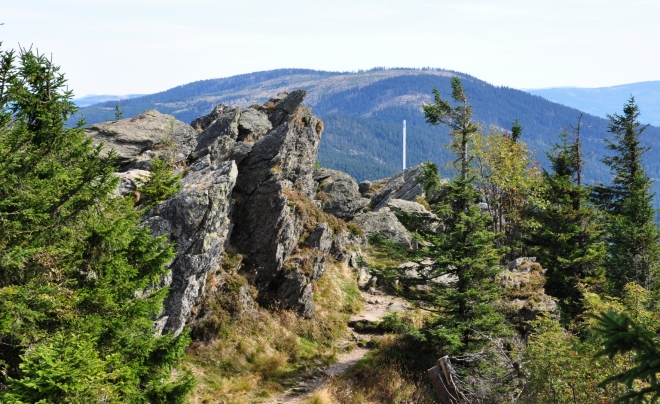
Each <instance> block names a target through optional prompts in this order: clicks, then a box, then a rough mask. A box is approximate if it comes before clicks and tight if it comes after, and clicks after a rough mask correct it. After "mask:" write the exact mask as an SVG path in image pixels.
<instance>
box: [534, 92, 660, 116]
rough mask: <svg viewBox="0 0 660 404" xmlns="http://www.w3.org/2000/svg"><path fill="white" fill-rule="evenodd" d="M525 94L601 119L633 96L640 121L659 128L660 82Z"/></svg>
mask: <svg viewBox="0 0 660 404" xmlns="http://www.w3.org/2000/svg"><path fill="white" fill-rule="evenodd" d="M526 91H528V92H529V93H530V94H534V95H539V96H541V97H543V98H546V99H548V100H550V101H554V102H558V103H560V104H563V105H567V106H570V107H573V108H577V109H579V110H581V111H584V112H587V113H589V114H592V115H595V116H599V117H602V118H605V117H606V116H607V114H612V113H613V112H617V110H618V109H621V105H623V103H624V102H626V101H627V100H628V99H629V98H630V96H631V95H632V96H634V97H635V101H636V102H637V105H639V108H640V110H641V115H640V120H641V122H643V123H650V124H651V125H654V126H660V81H644V82H639V83H631V84H622V85H618V86H612V87H599V88H580V87H555V88H542V89H533V90H526Z"/></svg>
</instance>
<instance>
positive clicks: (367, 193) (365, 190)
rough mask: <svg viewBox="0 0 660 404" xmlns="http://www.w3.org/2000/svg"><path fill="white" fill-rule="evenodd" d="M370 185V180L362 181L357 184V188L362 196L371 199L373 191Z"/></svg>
mask: <svg viewBox="0 0 660 404" xmlns="http://www.w3.org/2000/svg"><path fill="white" fill-rule="evenodd" d="M372 185H373V183H372V182H371V181H362V182H361V183H359V184H358V190H359V191H360V195H362V197H363V198H369V199H371V197H372V196H374V194H373V192H371V187H372Z"/></svg>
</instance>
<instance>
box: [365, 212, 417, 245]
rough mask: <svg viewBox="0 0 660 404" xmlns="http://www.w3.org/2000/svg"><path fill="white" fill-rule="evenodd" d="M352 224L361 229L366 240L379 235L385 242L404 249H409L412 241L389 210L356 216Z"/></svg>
mask: <svg viewBox="0 0 660 404" xmlns="http://www.w3.org/2000/svg"><path fill="white" fill-rule="evenodd" d="M353 223H355V224H356V225H358V226H359V227H360V228H361V229H362V232H363V233H364V235H365V237H367V239H368V238H370V237H371V236H373V235H374V234H379V235H380V236H381V237H383V238H384V239H385V240H389V241H393V242H395V243H398V244H401V245H403V246H404V247H410V242H411V241H412V237H411V236H410V233H408V231H407V230H406V228H405V227H403V225H402V224H401V222H399V220H398V219H397V217H396V216H395V215H394V213H393V212H392V211H391V210H390V208H387V207H385V208H382V209H379V210H378V211H376V212H373V211H372V212H367V213H363V214H361V215H358V216H356V217H355V219H353Z"/></svg>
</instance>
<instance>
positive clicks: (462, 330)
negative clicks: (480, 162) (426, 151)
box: [424, 77, 504, 353]
mask: <svg viewBox="0 0 660 404" xmlns="http://www.w3.org/2000/svg"><path fill="white" fill-rule="evenodd" d="M451 84H452V98H453V100H454V102H455V103H456V104H457V106H456V107H452V106H451V105H450V104H449V102H448V101H445V100H443V99H442V98H441V96H440V94H439V92H438V91H437V90H434V94H435V103H434V104H426V105H424V113H425V116H426V120H427V122H428V123H430V124H432V125H438V124H444V125H447V126H449V127H450V129H451V132H450V134H451V136H452V138H453V141H452V146H453V149H454V151H455V152H456V153H457V154H458V159H457V160H456V163H457V165H458V166H459V167H460V171H459V173H460V175H459V177H458V178H455V179H454V180H453V181H451V182H450V183H449V184H448V185H447V186H446V188H445V189H444V190H443V191H444V192H443V197H442V198H441V201H440V203H439V204H438V206H437V212H438V214H439V215H440V216H442V218H443V219H444V224H445V230H444V232H442V233H440V234H429V235H427V240H428V241H430V242H431V244H432V247H431V248H429V249H428V250H427V251H424V253H425V254H427V255H428V256H431V257H432V258H433V260H434V261H435V264H434V269H435V274H434V275H435V276H439V275H445V274H449V275H453V276H455V279H456V282H455V283H454V284H452V285H450V286H440V285H437V287H436V290H434V298H435V300H436V302H435V303H436V305H437V306H438V307H441V308H442V314H441V315H440V319H439V320H438V322H437V324H436V325H435V326H434V327H433V328H432V329H431V331H430V335H431V337H432V338H433V339H434V340H435V341H437V342H439V343H440V344H442V346H443V347H444V350H445V352H448V353H459V352H470V351H474V350H476V349H478V347H479V346H481V345H482V344H483V343H484V342H485V341H486V337H485V336H486V335H490V336H494V335H498V334H501V333H502V332H503V322H504V321H503V318H502V316H501V315H499V314H498V313H497V312H496V311H495V310H494V308H493V302H494V301H495V300H497V299H498V298H499V286H498V285H497V284H496V283H495V281H494V279H495V275H496V272H497V269H496V265H497V264H498V262H499V259H500V252H499V251H498V250H497V249H496V248H495V238H496V235H495V234H494V233H492V232H490V231H489V230H487V225H488V224H489V222H491V218H490V217H489V216H488V215H485V214H483V213H482V212H481V209H480V208H479V206H478V205H477V204H476V202H477V201H478V199H479V195H478V193H477V192H476V190H475V188H474V185H473V181H474V177H473V176H471V175H469V164H470V160H469V159H470V157H469V150H468V145H469V143H470V137H471V136H472V135H473V134H474V133H475V132H476V131H477V129H478V127H477V125H475V124H474V123H473V122H472V116H471V115H472V111H471V107H470V105H469V104H468V103H467V95H466V94H465V90H464V88H463V86H462V85H461V81H460V79H459V78H458V77H454V78H452V82H451Z"/></svg>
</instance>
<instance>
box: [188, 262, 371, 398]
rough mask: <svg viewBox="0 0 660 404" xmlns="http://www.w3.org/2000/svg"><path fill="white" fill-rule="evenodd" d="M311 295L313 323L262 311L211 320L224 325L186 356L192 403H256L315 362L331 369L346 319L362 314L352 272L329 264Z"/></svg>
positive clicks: (219, 326)
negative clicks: (192, 386)
mask: <svg viewBox="0 0 660 404" xmlns="http://www.w3.org/2000/svg"><path fill="white" fill-rule="evenodd" d="M228 266H229V265H228ZM234 276H236V275H234ZM315 289H316V290H315V292H316V293H315V303H316V307H317V309H316V312H315V314H314V317H313V318H311V319H303V318H300V317H298V316H297V315H296V314H295V313H293V312H290V311H278V312H269V311H267V310H263V309H259V310H258V311H257V312H255V313H253V314H246V315H241V316H238V317H232V316H231V315H229V314H228V313H225V312H222V313H220V314H217V315H215V316H214V317H213V320H214V321H215V322H216V323H217V322H221V323H222V324H215V323H214V327H215V329H217V330H219V331H218V334H217V337H216V338H214V339H213V340H212V341H211V342H208V343H202V342H197V343H194V344H193V345H192V346H191V347H190V348H189V350H188V357H187V364H188V366H189V367H191V368H192V369H193V372H194V373H195V375H196V376H197V382H198V384H197V388H196V391H195V393H194V397H193V399H192V402H194V403H217V402H223V401H225V402H228V403H254V402H259V401H261V400H263V399H265V398H267V397H269V396H271V395H273V394H276V393H278V392H281V391H283V390H284V389H285V387H286V383H287V382H288V381H289V380H291V379H293V378H294V377H296V376H297V375H300V374H304V373H307V372H310V371H311V370H312V369H314V368H316V367H318V363H319V361H320V362H321V363H326V364H329V363H332V362H333V361H334V360H335V355H336V353H337V350H336V348H335V345H336V342H337V341H339V340H340V339H342V338H344V337H346V335H347V332H348V329H347V327H346V323H347V321H348V314H347V313H350V312H354V311H356V310H359V309H360V305H361V302H360V300H359V292H358V290H357V286H356V285H355V281H354V280H353V276H352V273H351V269H350V268H347V267H344V266H342V265H337V264H335V263H329V264H328V269H327V270H326V273H325V274H324V275H323V277H322V278H321V279H320V280H319V282H318V283H317V284H316V285H315ZM215 309H216V310H218V307H216V308H215ZM321 399H323V397H322V396H319V400H321ZM318 402H320V403H325V402H328V403H331V401H318Z"/></svg>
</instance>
